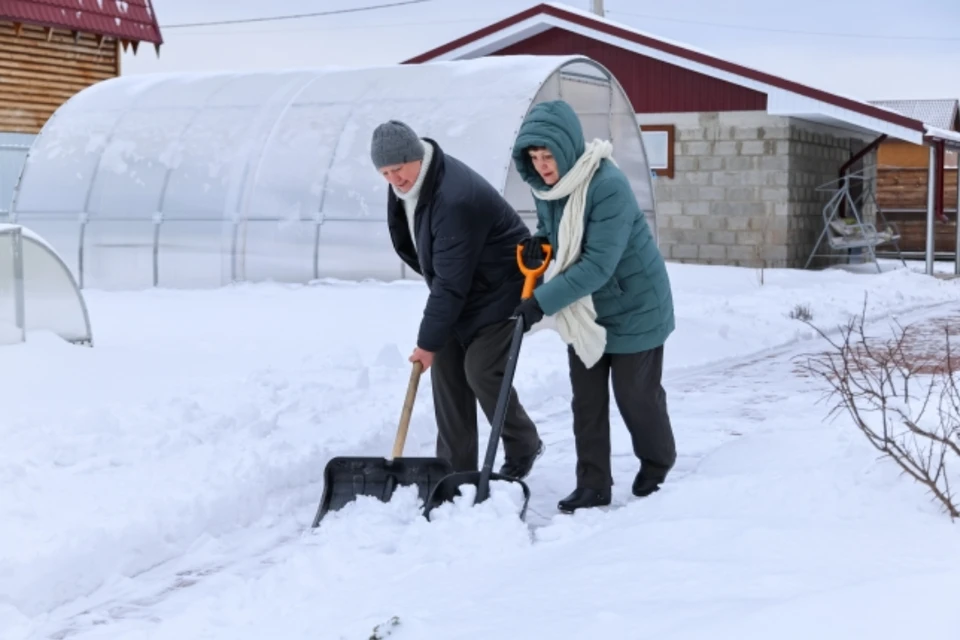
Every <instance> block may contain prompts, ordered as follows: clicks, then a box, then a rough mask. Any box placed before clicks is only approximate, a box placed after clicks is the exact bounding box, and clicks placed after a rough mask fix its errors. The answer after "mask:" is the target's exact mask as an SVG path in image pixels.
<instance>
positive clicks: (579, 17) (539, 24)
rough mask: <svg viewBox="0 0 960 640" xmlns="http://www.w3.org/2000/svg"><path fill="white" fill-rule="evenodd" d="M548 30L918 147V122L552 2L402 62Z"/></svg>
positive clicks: (470, 53)
mask: <svg viewBox="0 0 960 640" xmlns="http://www.w3.org/2000/svg"><path fill="white" fill-rule="evenodd" d="M552 28H559V29H563V30H566V31H570V32H573V33H578V34H580V35H583V36H586V37H589V38H593V39H595V40H599V41H601V42H604V43H606V44H608V45H610V46H613V47H617V48H621V49H626V50H628V51H633V52H634V53H637V54H639V55H643V56H646V57H650V58H654V59H657V60H661V61H663V62H666V63H668V64H673V65H676V66H679V67H682V68H685V69H689V70H691V71H694V72H697V73H701V74H703V75H707V76H710V77H713V78H717V79H719V80H723V81H726V82H730V83H732V84H736V85H739V86H742V87H746V88H749V89H753V90H755V91H759V92H761V93H764V94H766V95H767V111H768V112H769V113H770V114H771V115H780V116H793V117H802V118H805V119H808V120H813V121H818V122H823V123H826V124H831V125H833V126H839V127H844V128H848V129H853V130H859V131H861V132H866V133H884V134H887V135H889V136H892V137H895V138H899V139H903V140H907V141H910V142H915V143H920V142H922V140H923V133H924V128H923V123H922V122H921V121H919V120H916V119H914V118H910V117H907V116H905V115H903V114H901V113H898V112H896V111H892V110H890V109H884V108H882V107H879V106H876V105H872V104H870V103H869V102H866V101H863V100H859V99H856V98H852V97H849V96H844V95H840V94H837V93H833V92H827V91H824V90H821V89H816V88H814V87H810V86H808V85H803V84H800V83H797V82H793V81H791V80H788V79H786V78H782V77H779V76H776V75H773V74H770V73H767V72H763V71H760V70H758V69H754V68H750V67H746V66H743V65H741V64H737V63H734V62H731V61H729V60H724V59H722V58H720V57H718V56H715V55H712V54H710V53H708V52H706V51H703V50H700V49H697V48H694V47H691V46H689V45H687V44H683V43H679V42H676V41H671V40H667V39H664V38H661V37H659V36H655V35H652V34H649V33H645V32H643V31H640V30H638V29H635V28H634V27H631V26H629V25H625V24H621V23H618V22H615V21H612V20H609V19H607V18H602V17H600V16H597V15H596V14H593V13H590V12H588V11H583V10H581V9H576V8H573V7H568V6H566V5H563V4H558V3H553V2H549V3H542V4H539V5H536V6H534V7H531V8H529V9H526V10H525V11H521V12H519V13H516V14H514V15H512V16H509V17H507V18H504V19H503V20H500V21H499V22H496V23H493V24H490V25H487V26H486V27H484V28H482V29H478V30H476V31H474V32H472V33H469V34H467V35H464V36H462V37H460V38H458V39H456V40H453V41H451V42H449V43H446V44H444V45H441V46H439V47H435V48H434V49H431V50H430V51H427V52H424V53H422V54H420V55H418V56H415V57H413V58H410V59H408V60H406V61H405V62H406V63H422V62H426V61H429V60H455V59H465V58H476V57H481V56H485V55H488V54H490V53H494V52H496V51H499V50H501V49H503V48H505V47H506V46H509V45H511V44H516V43H518V42H522V41H523V40H526V39H528V38H531V37H533V36H535V35H537V34H539V33H543V32H544V31H547V30H549V29H552Z"/></svg>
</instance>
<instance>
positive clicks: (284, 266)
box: [237, 220, 317, 282]
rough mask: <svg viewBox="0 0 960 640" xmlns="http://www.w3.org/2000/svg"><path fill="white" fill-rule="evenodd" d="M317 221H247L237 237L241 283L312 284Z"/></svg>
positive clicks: (238, 269)
mask: <svg viewBox="0 0 960 640" xmlns="http://www.w3.org/2000/svg"><path fill="white" fill-rule="evenodd" d="M316 237H317V223H315V222H297V221H293V222H286V221H284V222H277V221H276V220H270V221H259V220H258V221H253V220H245V221H244V222H242V223H241V224H240V227H239V229H238V234H237V243H238V245H239V247H238V251H237V256H238V264H237V271H238V274H237V275H238V278H239V279H240V280H252V281H259V280H280V281H283V282H308V281H310V280H312V279H313V276H314V273H313V255H314V245H315V244H316Z"/></svg>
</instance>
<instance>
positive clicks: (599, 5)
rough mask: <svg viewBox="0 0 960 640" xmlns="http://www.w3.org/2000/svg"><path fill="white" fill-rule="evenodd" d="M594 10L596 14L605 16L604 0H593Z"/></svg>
mask: <svg viewBox="0 0 960 640" xmlns="http://www.w3.org/2000/svg"><path fill="white" fill-rule="evenodd" d="M593 12H594V13H595V14H597V15H598V16H600V17H601V18H603V17H604V15H603V0H593Z"/></svg>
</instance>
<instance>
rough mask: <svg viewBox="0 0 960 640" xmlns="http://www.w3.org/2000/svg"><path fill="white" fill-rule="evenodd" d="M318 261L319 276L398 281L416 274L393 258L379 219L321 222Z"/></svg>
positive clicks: (384, 225)
mask: <svg viewBox="0 0 960 640" xmlns="http://www.w3.org/2000/svg"><path fill="white" fill-rule="evenodd" d="M318 263H319V270H320V277H321V278H337V279H340V280H362V279H365V278H375V279H377V280H397V279H400V278H403V277H410V275H411V273H412V275H414V276H415V275H416V272H411V270H410V269H408V268H406V267H405V266H404V265H403V262H401V261H400V259H399V258H397V257H396V254H395V253H394V252H393V247H392V246H391V244H390V233H389V231H387V225H386V223H384V222H381V221H378V220H364V221H352V220H351V221H347V222H329V221H327V222H324V223H323V226H322V227H321V229H320V253H319V261H318Z"/></svg>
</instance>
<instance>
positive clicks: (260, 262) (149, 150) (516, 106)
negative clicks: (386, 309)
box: [12, 56, 651, 288]
mask: <svg viewBox="0 0 960 640" xmlns="http://www.w3.org/2000/svg"><path fill="white" fill-rule="evenodd" d="M566 69H572V70H574V71H575V72H576V73H577V74H581V75H589V76H592V77H593V79H592V80H590V81H588V82H582V81H580V82H575V83H573V86H574V88H571V89H568V93H570V96H571V100H572V101H573V102H574V103H575V106H577V108H578V109H582V111H583V117H584V121H585V126H586V127H587V128H588V130H589V131H591V132H593V131H594V130H596V132H597V133H596V135H597V136H598V137H607V136H608V134H609V131H610V122H611V120H610V117H609V105H610V104H611V102H610V101H611V97H610V90H611V89H610V86H609V84H608V83H606V82H598V81H597V79H598V78H599V79H603V78H606V77H608V74H607V73H606V71H605V70H604V69H603V68H602V67H600V66H598V65H595V64H594V63H592V62H590V61H586V59H585V58H583V57H581V56H498V57H490V58H480V59H475V60H461V61H451V62H433V63H429V64H422V65H394V66H388V67H371V68H360V69H305V70H303V69H301V70H292V71H279V72H273V71H257V72H249V73H236V72H231V73H189V74H157V75H149V76H142V75H134V76H121V77H119V78H114V79H111V80H107V81H104V82H100V83H97V84H96V85H94V86H93V87H90V88H88V89H85V90H84V91H81V92H80V93H79V94H77V95H76V96H74V97H73V98H72V99H71V100H69V101H68V102H67V103H66V104H64V105H63V106H62V107H61V108H60V109H59V110H58V111H57V112H56V114H55V115H54V117H53V118H51V119H50V121H49V122H48V123H47V125H46V126H45V127H44V129H43V131H42V133H41V135H40V136H39V137H38V138H37V140H36V142H35V143H34V146H33V147H32V149H31V152H30V154H29V156H28V158H27V161H26V163H25V167H24V171H23V178H22V181H21V184H20V189H19V194H18V197H17V199H16V200H15V201H14V203H13V207H12V208H13V216H14V218H13V219H14V220H16V221H20V222H25V223H27V224H30V222H31V220H34V219H36V220H37V221H38V223H40V222H41V221H42V224H43V225H44V227H45V229H48V230H49V231H50V237H52V238H54V239H55V241H54V246H55V247H56V248H57V249H58V250H59V251H60V253H61V254H62V255H65V256H74V255H79V254H80V246H79V245H78V244H77V242H78V241H77V238H78V237H79V233H78V231H77V229H78V228H82V227H83V226H84V224H86V231H85V233H86V237H87V242H85V243H84V246H83V261H82V262H81V261H80V260H79V259H76V260H74V259H73V258H72V257H71V258H70V259H69V261H70V264H71V266H72V267H74V266H75V267H76V269H77V271H76V273H77V277H78V279H79V280H80V281H81V282H82V283H83V284H84V286H101V287H108V288H113V287H116V286H122V287H142V286H149V285H150V284H151V283H153V282H154V281H156V282H157V283H159V284H160V285H161V286H204V285H205V284H212V285H218V284H222V283H225V282H230V281H233V280H261V279H275V280H282V281H288V280H292V281H303V280H304V279H312V278H313V277H314V275H319V276H320V277H327V276H332V277H378V278H380V277H384V278H387V279H394V278H397V277H402V276H403V275H404V274H403V269H402V268H401V263H400V260H399V258H398V257H397V256H396V254H395V253H394V252H393V249H392V247H391V246H390V243H389V239H388V236H387V230H386V224H385V220H386V201H387V184H386V182H385V181H384V179H383V178H382V176H380V175H379V173H378V172H377V171H376V169H375V168H374V167H373V165H372V162H371V159H370V148H369V145H370V137H371V134H372V131H373V129H374V128H375V127H376V126H377V125H378V124H380V123H382V122H384V121H386V120H389V119H399V120H403V121H405V122H407V123H408V124H409V125H411V126H412V127H413V128H414V129H415V130H416V131H417V132H418V134H419V135H421V136H422V137H427V138H432V139H434V140H436V141H437V142H438V143H439V144H440V146H441V148H442V149H443V151H444V153H446V154H449V155H452V156H455V157H457V158H459V159H460V160H463V161H464V162H466V163H467V164H468V165H469V166H471V167H472V168H473V169H474V170H476V171H477V172H478V173H480V174H481V175H482V176H484V177H485V178H486V179H487V180H489V181H490V182H491V184H493V185H494V187H495V188H496V189H498V190H500V191H501V193H504V195H505V197H506V198H507V199H508V201H510V202H511V204H513V206H514V207H515V208H516V209H517V210H518V211H521V212H532V201H531V195H530V193H529V189H528V188H527V187H526V185H524V184H522V182H519V177H518V176H517V175H516V171H515V170H514V168H513V163H512V160H511V157H510V155H511V150H512V147H513V141H514V139H515V138H516V133H517V130H518V129H519V126H520V124H521V122H522V120H523V117H524V116H525V115H526V113H527V111H528V109H529V108H530V107H531V106H532V105H533V104H534V103H535V102H537V101H540V100H544V99H554V98H557V97H559V94H560V91H561V88H560V84H561V83H560V80H559V76H558V70H566ZM580 85H583V86H580ZM541 87H544V91H540V89H541ZM616 91H619V88H618V87H617V88H616V90H615V93H616ZM618 98H619V100H620V103H619V104H622V105H626V107H627V108H629V102H628V101H627V100H626V98H625V97H624V96H622V95H620V96H618ZM581 104H582V105H583V106H582V107H580V106H578V105H581ZM631 115H632V114H631ZM604 123H606V124H604ZM601 125H603V126H605V127H606V128H603V127H602V126H601ZM622 135H625V136H628V135H631V134H630V133H629V132H628V131H627V130H626V129H622ZM632 135H633V136H634V137H635V138H636V141H635V143H636V144H637V145H639V144H641V143H640V138H639V131H637V130H636V128H635V127H634V129H633V132H632ZM615 138H616V136H615ZM620 144H621V142H620V141H618V140H617V139H614V145H615V147H617V148H618V150H619V145H620ZM640 157H641V158H642V154H641V156H640ZM618 160H619V157H618ZM507 176H510V179H509V182H508V178H507ZM644 179H645V180H646V184H643V182H642V180H641V182H638V185H637V186H638V188H639V189H640V190H641V191H643V190H645V192H646V193H649V192H651V189H650V185H649V176H646V177H645V178H644ZM50 184H57V185H58V189H50V188H49V185H50ZM61 185H62V188H61ZM51 213H53V214H58V213H62V214H64V216H63V218H62V219H61V221H59V222H57V221H54V220H51V219H50V214H51ZM527 219H528V220H530V221H531V222H532V217H529V216H528V217H527ZM85 220H86V221H87V222H86V223H84V221H85ZM134 221H136V222H134ZM351 221H355V222H351ZM368 221H369V223H368ZM154 222H158V223H159V225H160V234H159V237H158V238H156V239H155V238H154V237H153V235H152V233H153V224H154ZM235 223H236V224H235ZM317 223H320V224H321V225H322V226H321V234H320V244H319V245H317V244H316V240H315V238H316V233H315V229H316V227H315V224H317ZM102 225H108V226H107V227H104V226H102ZM60 227H62V229H61V228H60ZM132 229H136V230H135V231H132ZM101 252H103V253H104V255H103V256H100V255H99V254H100V253H101ZM154 252H156V255H157V259H156V261H154V257H153V256H154ZM128 261H129V265H128V268H124V267H123V266H122V265H124V264H126V263H127V262H128ZM187 265H189V267H188V266H187ZM81 271H82V273H81ZM94 283H96V284H94Z"/></svg>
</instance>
